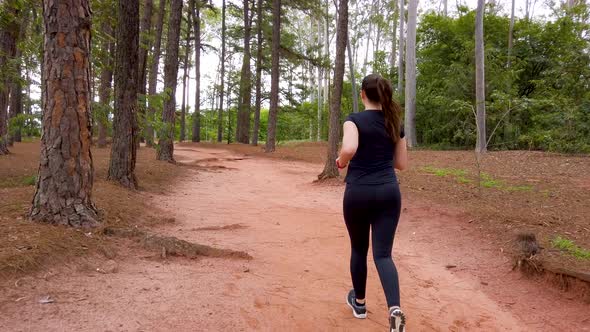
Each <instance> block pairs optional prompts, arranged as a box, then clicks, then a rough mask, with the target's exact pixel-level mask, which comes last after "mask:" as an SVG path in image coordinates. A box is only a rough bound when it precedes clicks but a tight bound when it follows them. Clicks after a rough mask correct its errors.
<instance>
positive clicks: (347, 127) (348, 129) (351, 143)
mask: <svg viewBox="0 0 590 332" xmlns="http://www.w3.org/2000/svg"><path fill="white" fill-rule="evenodd" d="M358 147H359V131H358V129H357V127H356V125H355V124H354V122H352V121H346V122H344V136H343V138H342V149H340V156H339V157H338V159H337V160H336V162H337V163H338V165H339V166H338V167H341V168H344V167H346V166H348V162H349V161H350V160H351V159H352V157H354V154H355V153H356V150H357V149H358Z"/></svg>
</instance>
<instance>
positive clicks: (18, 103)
mask: <svg viewBox="0 0 590 332" xmlns="http://www.w3.org/2000/svg"><path fill="white" fill-rule="evenodd" d="M17 70H18V72H19V73H20V65H18V69H17ZM22 113H23V86H22V84H21V83H20V80H16V81H15V82H13V83H12V84H11V86H10V118H14V117H17V116H18V115H20V114H22ZM21 141H22V134H21V128H20V127H19V128H15V129H14V133H13V134H12V135H9V139H8V143H9V144H10V146H12V145H13V144H14V142H21Z"/></svg>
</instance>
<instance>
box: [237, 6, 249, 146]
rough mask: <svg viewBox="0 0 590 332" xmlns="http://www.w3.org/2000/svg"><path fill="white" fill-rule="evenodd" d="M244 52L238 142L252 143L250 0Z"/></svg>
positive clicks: (245, 14) (245, 28)
mask: <svg viewBox="0 0 590 332" xmlns="http://www.w3.org/2000/svg"><path fill="white" fill-rule="evenodd" d="M243 2H244V52H243V56H242V73H241V75H240V97H239V101H238V102H239V105H238V125H237V128H236V129H237V131H236V140H237V141H238V142H240V143H244V144H248V143H250V108H251V107H252V71H251V70H250V58H251V55H250V32H251V30H252V18H251V15H250V11H249V6H250V4H249V2H250V1H249V0H244V1H243Z"/></svg>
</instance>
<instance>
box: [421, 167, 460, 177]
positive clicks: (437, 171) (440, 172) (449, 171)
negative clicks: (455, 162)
mask: <svg viewBox="0 0 590 332" xmlns="http://www.w3.org/2000/svg"><path fill="white" fill-rule="evenodd" d="M422 170H423V171H425V172H427V173H430V174H434V175H436V176H440V177H446V176H449V175H452V176H455V177H465V176H466V175H467V171H465V170H462V169H457V168H437V167H433V166H426V167H423V168H422Z"/></svg>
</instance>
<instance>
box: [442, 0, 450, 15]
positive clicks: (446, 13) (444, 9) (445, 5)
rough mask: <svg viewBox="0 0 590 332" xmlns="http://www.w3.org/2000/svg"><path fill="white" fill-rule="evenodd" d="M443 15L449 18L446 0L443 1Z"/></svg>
mask: <svg viewBox="0 0 590 332" xmlns="http://www.w3.org/2000/svg"><path fill="white" fill-rule="evenodd" d="M443 15H444V16H445V17H447V16H449V11H448V0H443Z"/></svg>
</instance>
